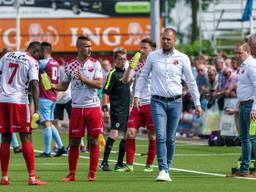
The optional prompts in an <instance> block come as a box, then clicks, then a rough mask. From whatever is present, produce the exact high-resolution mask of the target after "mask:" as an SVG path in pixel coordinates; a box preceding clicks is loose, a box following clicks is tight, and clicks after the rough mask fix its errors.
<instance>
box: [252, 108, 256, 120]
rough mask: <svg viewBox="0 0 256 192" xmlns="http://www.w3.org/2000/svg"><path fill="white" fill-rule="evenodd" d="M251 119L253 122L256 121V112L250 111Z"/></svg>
mask: <svg viewBox="0 0 256 192" xmlns="http://www.w3.org/2000/svg"><path fill="white" fill-rule="evenodd" d="M251 118H252V119H253V120H256V110H252V111H251Z"/></svg>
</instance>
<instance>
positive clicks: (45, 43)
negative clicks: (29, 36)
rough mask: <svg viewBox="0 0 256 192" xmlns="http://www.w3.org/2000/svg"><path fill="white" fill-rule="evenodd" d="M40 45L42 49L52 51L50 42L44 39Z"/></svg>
mask: <svg viewBox="0 0 256 192" xmlns="http://www.w3.org/2000/svg"><path fill="white" fill-rule="evenodd" d="M41 45H42V48H43V50H46V51H47V52H48V53H51V52H52V45H51V43H49V42H46V41H44V42H42V43H41Z"/></svg>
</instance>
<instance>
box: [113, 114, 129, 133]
mask: <svg viewBox="0 0 256 192" xmlns="http://www.w3.org/2000/svg"><path fill="white" fill-rule="evenodd" d="M127 126H128V116H127V117H120V116H115V115H111V129H114V130H118V131H123V132H126V131H127Z"/></svg>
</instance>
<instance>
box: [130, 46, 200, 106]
mask: <svg viewBox="0 0 256 192" xmlns="http://www.w3.org/2000/svg"><path fill="white" fill-rule="evenodd" d="M150 73H151V79H152V81H151V82H152V84H151V95H158V96H162V97H174V96H177V95H181V94H182V84H181V80H182V78H183V75H184V77H185V81H186V82H187V84H188V87H189V90H190V93H191V96H192V99H193V102H194V104H195V106H198V105H200V101H199V92H198V88H197V85H196V81H195V78H194V76H193V74H192V70H191V64H190V60H189V58H188V56H187V55H185V54H184V53H181V52H179V51H178V50H176V49H174V50H173V52H172V53H171V54H168V55H167V54H165V53H163V50H162V49H159V50H156V51H153V52H151V53H150V54H149V55H148V57H147V60H146V64H145V66H144V67H143V69H142V72H141V74H140V77H139V79H138V80H137V84H136V88H135V97H139V98H140V97H141V95H143V87H144V86H145V84H146V83H147V81H148V77H149V75H150Z"/></svg>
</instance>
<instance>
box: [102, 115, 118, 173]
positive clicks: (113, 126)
mask: <svg viewBox="0 0 256 192" xmlns="http://www.w3.org/2000/svg"><path fill="white" fill-rule="evenodd" d="M119 126H120V123H119V122H118V119H117V117H115V116H112V117H111V130H110V133H109V136H108V138H107V141H106V146H105V150H104V156H103V161H102V162H101V166H100V168H101V170H102V171H110V169H109V165H108V159H109V155H110V153H111V150H112V147H113V144H114V142H115V140H116V138H117V137H118V127H119Z"/></svg>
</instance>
